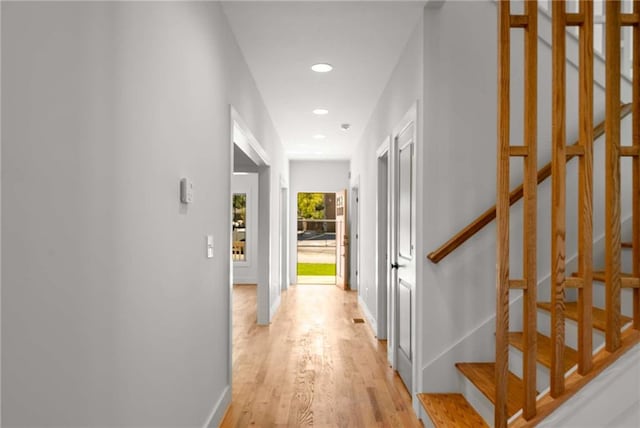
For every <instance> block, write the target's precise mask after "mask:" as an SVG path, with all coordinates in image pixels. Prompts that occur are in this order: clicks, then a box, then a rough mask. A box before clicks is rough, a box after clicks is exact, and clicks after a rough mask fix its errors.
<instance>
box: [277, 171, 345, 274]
mask: <svg viewBox="0 0 640 428" xmlns="http://www.w3.org/2000/svg"><path fill="white" fill-rule="evenodd" d="M289 173H290V176H289V177H290V179H289V200H290V204H289V209H290V211H289V243H290V247H289V249H290V250H289V277H290V278H291V283H292V284H296V283H297V282H298V277H297V264H298V256H297V254H298V243H297V238H298V233H297V227H298V221H297V219H298V193H300V192H322V193H330V192H338V191H340V190H344V189H349V161H302V160H296V161H294V160H292V161H290V162H289Z"/></svg>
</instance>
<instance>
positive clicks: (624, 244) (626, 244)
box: [622, 242, 633, 248]
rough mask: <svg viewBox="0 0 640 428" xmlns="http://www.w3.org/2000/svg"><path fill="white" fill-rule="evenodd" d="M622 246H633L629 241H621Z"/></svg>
mask: <svg viewBox="0 0 640 428" xmlns="http://www.w3.org/2000/svg"><path fill="white" fill-rule="evenodd" d="M622 248H633V244H632V243H631V242H623V243H622Z"/></svg>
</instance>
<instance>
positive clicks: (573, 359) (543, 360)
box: [509, 331, 578, 372]
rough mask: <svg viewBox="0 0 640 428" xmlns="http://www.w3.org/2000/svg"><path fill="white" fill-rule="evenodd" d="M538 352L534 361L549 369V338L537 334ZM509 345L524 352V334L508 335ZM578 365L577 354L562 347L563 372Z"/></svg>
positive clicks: (512, 333)
mask: <svg viewBox="0 0 640 428" xmlns="http://www.w3.org/2000/svg"><path fill="white" fill-rule="evenodd" d="M537 343H538V352H537V355H536V360H537V361H538V362H539V363H540V364H542V365H544V366H545V367H549V368H550V367H551V338H549V337H548V336H545V335H544V334H540V333H538V334H537ZM509 344H511V345H512V346H514V347H515V348H517V349H519V350H520V351H523V350H524V333H522V332H521V331H519V332H511V333H509ZM576 364H578V353H577V351H576V350H575V349H573V348H571V347H569V346H566V345H565V347H564V371H565V372H567V371H569V369H570V368H571V367H573V366H575V365H576Z"/></svg>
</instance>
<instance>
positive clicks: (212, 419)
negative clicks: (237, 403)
mask: <svg viewBox="0 0 640 428" xmlns="http://www.w3.org/2000/svg"><path fill="white" fill-rule="evenodd" d="M230 404H231V386H229V385H227V386H226V387H225V388H224V391H222V394H221V395H220V398H218V402H217V403H216V404H215V406H213V410H212V411H211V414H210V415H209V417H208V418H207V422H206V423H205V424H204V428H217V427H219V426H220V423H221V422H222V419H224V415H225V414H226V412H227V409H228V408H229V405H230Z"/></svg>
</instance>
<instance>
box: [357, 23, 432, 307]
mask: <svg viewBox="0 0 640 428" xmlns="http://www.w3.org/2000/svg"><path fill="white" fill-rule="evenodd" d="M422 39H423V26H422V20H420V22H419V23H418V25H417V26H416V28H415V29H414V30H413V33H412V34H411V37H410V38H409V40H408V42H407V45H406V46H405V48H404V51H403V53H402V55H401V56H400V58H399V60H398V64H397V65H396V67H395V69H394V70H393V73H392V75H391V76H390V79H389V82H388V83H387V86H386V88H385V89H384V91H383V93H382V94H381V96H380V99H379V100H378V104H377V106H376V108H375V110H374V112H373V114H372V115H371V119H370V120H369V123H368V125H367V127H366V129H365V132H364V133H363V135H362V137H361V138H360V142H359V143H358V146H357V148H356V151H355V152H354V154H353V157H352V158H351V181H352V183H353V184H355V183H356V180H357V178H358V177H359V185H360V251H361V253H360V289H359V290H358V295H359V297H360V299H361V302H362V303H364V305H365V306H366V310H367V311H368V312H369V313H370V314H371V316H372V317H373V318H374V319H377V317H378V315H377V311H376V295H377V294H376V293H377V290H378V287H386V278H381V279H380V280H379V281H378V282H376V264H375V260H376V233H375V231H376V216H375V213H376V211H377V207H376V195H377V183H378V179H377V168H378V160H377V155H376V149H377V148H378V147H379V146H380V145H381V144H382V142H383V140H384V139H385V138H386V137H388V136H389V135H391V133H392V131H393V128H394V127H395V126H397V125H398V123H399V122H400V120H402V118H403V116H404V115H405V114H406V113H407V111H408V110H409V108H411V106H412V105H413V104H414V103H416V101H417V102H418V111H419V112H420V111H421V109H422V55H423V53H422V45H423V40H422ZM421 122H422V121H421V120H419V121H418V141H417V144H416V156H419V155H420V153H422V151H423V147H422V142H421V140H420V135H421V134H422V131H421ZM418 159H419V157H418ZM417 170H418V174H420V170H421V167H420V165H419V164H418V165H417ZM420 182H421V180H420V178H418V179H417V183H418V186H419V185H420ZM418 217H419V215H418ZM417 245H418V246H419V245H420V243H419V242H418V243H417ZM417 254H420V249H419V248H417Z"/></svg>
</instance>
